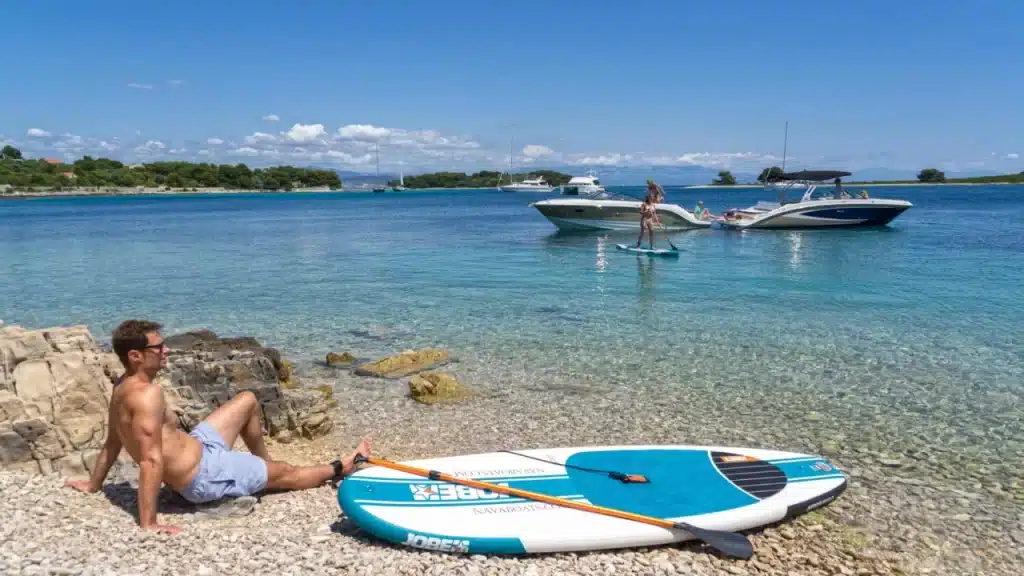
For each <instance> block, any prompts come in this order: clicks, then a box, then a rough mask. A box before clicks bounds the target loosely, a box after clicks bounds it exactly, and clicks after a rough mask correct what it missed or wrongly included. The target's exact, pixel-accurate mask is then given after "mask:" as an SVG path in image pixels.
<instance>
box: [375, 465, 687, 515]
mask: <svg viewBox="0 0 1024 576" xmlns="http://www.w3.org/2000/svg"><path fill="white" fill-rule="evenodd" d="M356 462H357V463H358V462H367V463H369V464H374V465H377V466H383V467H385V468H391V469H392V470H398V471H400V472H407V473H409V474H414V475H416V476H424V477H426V478H430V479H431V480H443V481H445V482H451V483H452V484H461V485H463V486H471V487H473V488H480V489H482V490H489V491H491V492H498V493H501V494H508V495H509V496H518V497H520V498H526V499H528V500H536V501H538V502H544V503H547V504H554V505H556V506H564V507H566V508H574V509H576V510H582V511H584V512H593V513H596V514H604V515H605V516H614V517H615V518H622V519H624V520H633V521H635V522H643V523H645V524H650V525H652V526H659V527H661V528H672V529H683V528H682V527H681V526H680V525H678V524H676V523H675V522H670V521H668V520H662V519H661V518H652V517H650V516H641V515H640V514H633V513H631V512H623V511H622V510H613V509H611V508H604V507H602V506H594V505H593V504H583V503H581V502H574V501H572V500H565V499H562V498H556V497H554V496H548V495H546V494H538V493H536V492H529V491H526V490H519V489H517V488H507V487H505V486H498V485H496V484H488V483H487V482H479V481H477V480H470V479H468V478H456V477H455V476H450V475H448V474H444V473H442V472H438V471H436V470H426V469H424V468H416V467H415V466H408V465H406V464H399V463H397V462H391V461H390V460H379V459H377V458H363V457H357V459H356Z"/></svg>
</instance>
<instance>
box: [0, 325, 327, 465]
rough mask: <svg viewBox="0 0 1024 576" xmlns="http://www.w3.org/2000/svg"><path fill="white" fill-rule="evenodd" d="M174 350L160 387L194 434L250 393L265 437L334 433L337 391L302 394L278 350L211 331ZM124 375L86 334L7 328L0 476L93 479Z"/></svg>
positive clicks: (1, 347)
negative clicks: (112, 395)
mask: <svg viewBox="0 0 1024 576" xmlns="http://www.w3.org/2000/svg"><path fill="white" fill-rule="evenodd" d="M167 342H168V345H169V346H171V351H170V359H169V362H168V368H167V370H166V371H165V373H164V374H162V375H161V377H160V379H159V382H160V384H161V386H163V387H164V389H165V390H166V391H167V398H168V402H169V403H170V404H171V405H172V407H173V409H174V411H175V413H176V414H177V416H178V420H179V424H180V425H181V427H182V428H184V429H185V430H191V429H192V428H193V427H195V426H196V424H198V423H199V422H200V421H201V420H202V419H203V418H205V417H206V416H207V415H208V414H209V413H210V412H212V411H213V410H214V409H215V408H216V407H217V406H219V405H220V404H222V403H224V402H226V401H227V400H228V399H230V398H231V397H233V396H234V395H235V394H238V393H239V392H241V391H243V390H251V391H252V392H253V393H254V394H256V397H257V398H258V399H259V402H260V407H261V410H262V415H263V423H264V429H265V431H266V432H267V433H268V434H269V435H270V436H271V437H273V438H275V439H277V440H278V441H280V442H289V441H291V440H293V439H295V438H297V437H301V438H315V437H319V436H323V435H325V434H327V433H328V432H330V430H331V429H332V427H333V422H332V419H331V417H330V415H329V412H328V410H329V409H330V408H331V407H333V405H334V400H333V398H332V390H331V389H330V387H325V388H324V389H303V388H301V387H298V386H297V383H296V382H295V379H294V375H293V373H292V370H291V365H290V363H288V362H287V361H286V360H282V359H281V356H280V354H279V353H278V351H277V350H275V349H273V348H267V347H264V346H262V345H261V344H260V343H259V342H258V341H256V340H255V339H254V338H250V337H246V338H219V337H217V335H216V334H214V333H213V332H210V331H208V330H202V331H197V332H190V333H187V334H182V335H178V336H171V337H168V338H167ZM123 371H124V370H123V367H122V366H121V364H120V361H119V360H118V359H117V356H116V355H115V354H113V353H112V352H110V351H109V350H106V349H103V348H101V347H100V346H99V345H98V344H97V343H96V340H95V339H94V338H93V336H92V334H91V333H90V332H89V329H88V328H87V327H86V326H69V327H57V328H46V329H42V330H26V329H24V328H22V327H20V326H0V469H11V470H17V471H22V472H28V473H41V474H50V473H53V472H57V473H60V474H62V475H65V476H81V475H84V474H86V473H87V471H88V470H91V468H92V464H93V463H94V462H95V459H96V455H97V454H98V452H99V448H100V447H101V446H102V444H103V441H104V439H105V438H106V434H107V414H106V409H107V404H108V402H109V399H110V393H111V391H112V389H113V383H114V381H116V379H117V378H118V377H120V375H121V374H122V373H123ZM282 383H284V386H282ZM289 387H291V388H296V389H287V388H289ZM122 456H124V453H122Z"/></svg>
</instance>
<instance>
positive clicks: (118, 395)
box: [110, 377, 203, 492]
mask: <svg viewBox="0 0 1024 576" xmlns="http://www.w3.org/2000/svg"><path fill="white" fill-rule="evenodd" d="M148 386H157V387H159V384H156V383H146V382H142V381H139V380H137V379H134V378H131V377H128V378H125V379H124V380H123V381H122V382H121V383H120V384H119V385H117V386H115V387H114V391H113V393H112V394H111V396H110V426H111V430H112V431H116V432H117V435H118V437H119V438H120V439H121V442H122V444H123V446H124V449H125V450H127V451H128V454H130V455H131V457H132V459H133V460H135V461H136V462H140V461H141V450H140V448H139V442H138V440H137V439H135V437H134V434H133V433H132V422H133V414H134V412H135V410H134V406H133V405H134V400H135V397H136V396H138V395H139V393H140V392H141V391H142V390H145V389H146V388H147V387H148ZM160 401H161V403H162V405H163V421H162V422H161V423H160V428H161V442H162V444H163V447H162V450H161V452H162V454H163V482H164V483H165V484H167V485H168V486H170V487H171V488H172V489H174V490H176V491H177V492H182V491H184V490H185V488H186V487H187V486H188V484H189V482H190V481H191V480H192V477H193V476H195V474H196V472H197V471H198V469H199V460H200V458H201V456H202V452H203V450H202V445H201V444H200V443H199V441H198V440H196V439H195V438H193V437H191V436H189V435H188V434H186V433H185V432H184V431H182V430H180V429H179V428H178V419H177V417H176V416H175V415H174V411H173V410H171V407H170V406H169V405H168V404H167V402H166V399H165V398H164V395H163V390H161V391H160Z"/></svg>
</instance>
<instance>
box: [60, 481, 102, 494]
mask: <svg viewBox="0 0 1024 576" xmlns="http://www.w3.org/2000/svg"><path fill="white" fill-rule="evenodd" d="M64 486H66V487H71V488H74V489H75V490H78V491H79V492H86V493H88V494H92V493H93V492H96V490H93V489H92V485H91V483H90V482H89V481H88V480H68V481H67V482H65V483H64Z"/></svg>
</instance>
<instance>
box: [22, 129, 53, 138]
mask: <svg viewBox="0 0 1024 576" xmlns="http://www.w3.org/2000/svg"><path fill="white" fill-rule="evenodd" d="M25 135H27V136H28V137H29V138H49V137H50V133H49V132H47V131H46V130H43V129H41V128H29V129H28V130H26V131H25Z"/></svg>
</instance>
